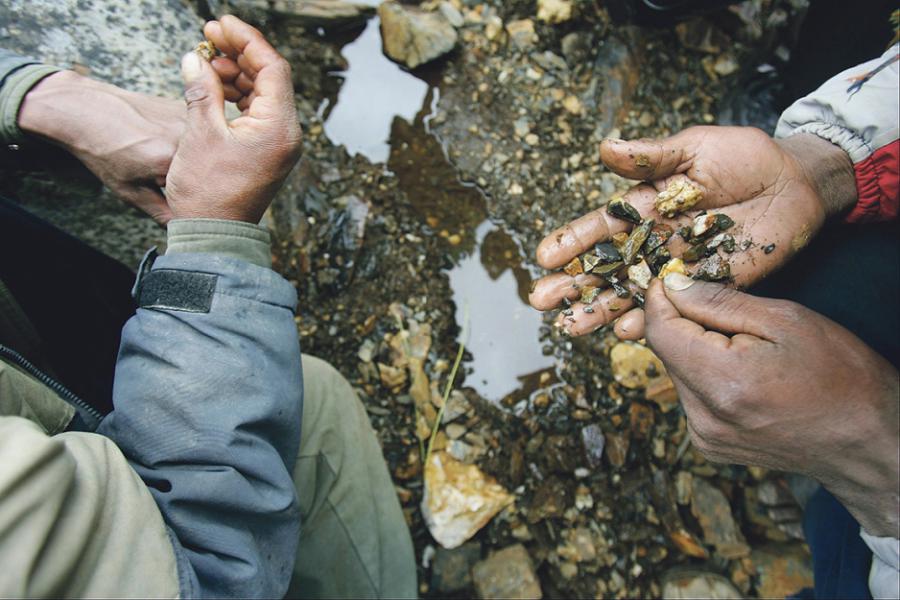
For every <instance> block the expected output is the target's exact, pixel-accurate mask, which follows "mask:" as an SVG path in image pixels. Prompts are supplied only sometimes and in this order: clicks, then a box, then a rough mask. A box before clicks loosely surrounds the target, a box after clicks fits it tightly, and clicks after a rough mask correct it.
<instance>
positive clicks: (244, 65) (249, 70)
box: [237, 54, 257, 79]
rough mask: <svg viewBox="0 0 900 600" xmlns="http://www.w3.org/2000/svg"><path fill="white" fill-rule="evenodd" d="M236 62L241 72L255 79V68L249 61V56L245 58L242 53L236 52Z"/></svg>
mask: <svg viewBox="0 0 900 600" xmlns="http://www.w3.org/2000/svg"><path fill="white" fill-rule="evenodd" d="M237 63H238V66H239V67H240V68H241V73H243V74H244V75H246V76H247V77H249V78H250V79H256V74H257V69H256V67H254V66H253V64H252V63H251V62H250V59H249V58H247V57H246V56H244V55H243V54H238V58H237Z"/></svg>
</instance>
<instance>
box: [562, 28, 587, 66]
mask: <svg viewBox="0 0 900 600" xmlns="http://www.w3.org/2000/svg"><path fill="white" fill-rule="evenodd" d="M593 42H594V39H593V36H592V35H591V34H590V33H588V32H584V31H575V32H572V33H569V34H566V35H565V36H564V37H563V39H562V41H561V42H560V45H561V48H562V55H563V58H565V59H566V62H567V63H568V64H569V67H572V68H574V67H576V66H577V65H581V64H584V63H585V62H587V61H588V59H589V58H590V55H591V52H592V51H593Z"/></svg>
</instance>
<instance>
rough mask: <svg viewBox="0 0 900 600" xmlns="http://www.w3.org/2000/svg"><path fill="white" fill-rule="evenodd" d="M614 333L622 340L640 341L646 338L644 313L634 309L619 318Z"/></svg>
mask: <svg viewBox="0 0 900 600" xmlns="http://www.w3.org/2000/svg"><path fill="white" fill-rule="evenodd" d="M613 333H615V334H616V337H617V338H619V339H620V340H631V341H635V340H639V339H641V338H642V337H644V311H643V310H642V309H640V308H634V309H632V310H629V311H628V312H627V313H625V314H624V315H622V316H621V317H619V319H618V320H617V321H616V323H615V325H614V326H613Z"/></svg>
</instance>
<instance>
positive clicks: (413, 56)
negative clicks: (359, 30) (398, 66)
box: [378, 2, 457, 69]
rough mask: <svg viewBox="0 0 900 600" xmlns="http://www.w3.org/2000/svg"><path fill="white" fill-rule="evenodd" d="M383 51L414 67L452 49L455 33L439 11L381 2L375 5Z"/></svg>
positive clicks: (394, 58)
mask: <svg viewBox="0 0 900 600" xmlns="http://www.w3.org/2000/svg"><path fill="white" fill-rule="evenodd" d="M378 16H379V17H381V36H382V39H383V41H384V53H385V54H386V55H387V56H388V57H390V58H391V59H392V60H395V61H397V62H399V63H402V64H404V65H406V66H407V67H409V68H410V69H414V68H416V67H418V66H419V65H422V64H425V63H427V62H429V61H431V60H434V59H436V58H438V57H440V56H443V55H444V54H446V53H448V52H450V51H451V50H453V48H454V46H456V40H457V34H456V29H454V28H453V25H451V24H450V22H449V21H447V18H446V17H445V16H444V15H443V14H442V13H440V12H425V11H422V10H419V9H417V8H413V7H408V6H403V5H400V4H398V3H396V2H384V3H382V4H381V5H380V6H379V7H378Z"/></svg>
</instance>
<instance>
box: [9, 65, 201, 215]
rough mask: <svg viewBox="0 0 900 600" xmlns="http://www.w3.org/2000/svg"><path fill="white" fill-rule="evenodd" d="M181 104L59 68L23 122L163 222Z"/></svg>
mask: <svg viewBox="0 0 900 600" xmlns="http://www.w3.org/2000/svg"><path fill="white" fill-rule="evenodd" d="M184 119H185V109H184V103H183V102H181V101H178V100H170V99H166V98H155V97H153V96H148V95H145V94H138V93H134V92H128V91H125V90H123V89H120V88H118V87H116V86H114V85H110V84H108V83H103V82H100V81H96V80H94V79H90V78H89V77H84V76H81V75H79V74H77V73H75V72H74V71H60V72H58V73H54V74H53V75H50V76H48V77H45V78H44V79H43V80H41V82H40V83H38V84H37V85H36V86H34V87H33V88H32V89H31V90H30V91H29V92H28V94H27V95H26V96H25V100H24V102H23V103H22V106H21V108H20V110H19V118H18V124H19V127H20V128H21V129H22V131H24V132H25V133H28V134H31V135H35V136H38V137H41V138H43V139H46V140H47V141H50V142H51V143H54V144H56V145H58V146H60V147H62V148H64V149H65V150H67V151H68V152H69V153H71V154H73V155H74V156H75V157H76V158H77V159H78V160H80V161H81V162H82V163H83V164H84V165H85V166H86V167H87V168H88V169H90V170H91V172H93V173H94V175H96V176H97V177H98V178H100V180H101V181H102V182H103V183H104V184H105V185H106V186H107V187H108V188H110V189H111V190H112V191H113V193H115V194H116V195H117V196H119V197H120V198H122V200H124V201H125V202H128V203H129V204H132V205H134V206H136V207H137V208H139V209H140V210H142V211H144V212H145V213H147V214H148V215H150V216H151V217H152V218H153V219H154V220H156V221H157V222H158V223H160V224H162V225H164V224H165V223H166V222H168V220H169V219H171V218H172V212H171V211H170V210H169V206H168V204H167V203H166V199H165V197H164V196H163V194H162V192H161V190H160V188H161V187H162V186H163V185H164V184H165V179H166V172H167V171H168V168H169V162H170V161H171V160H172V155H173V154H174V153H175V147H176V145H177V144H178V138H179V137H181V134H182V131H183V130H184Z"/></svg>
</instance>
